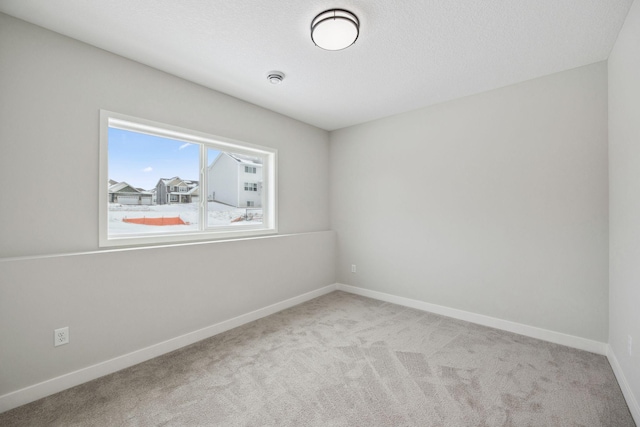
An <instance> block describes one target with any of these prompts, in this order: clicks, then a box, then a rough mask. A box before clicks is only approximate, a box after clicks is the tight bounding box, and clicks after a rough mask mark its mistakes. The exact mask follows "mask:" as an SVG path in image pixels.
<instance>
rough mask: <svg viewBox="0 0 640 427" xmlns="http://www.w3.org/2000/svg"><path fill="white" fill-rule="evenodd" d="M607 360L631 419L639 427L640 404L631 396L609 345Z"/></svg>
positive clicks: (630, 391) (631, 392)
mask: <svg viewBox="0 0 640 427" xmlns="http://www.w3.org/2000/svg"><path fill="white" fill-rule="evenodd" d="M607 359H609V364H610V365H611V369H613V373H614V374H615V376H616V379H617V380H618V384H620V389H621V390H622V394H623V395H624V398H625V400H626V401H627V405H628V406H629V411H630V412H631V416H632V417H633V420H634V421H635V422H636V424H637V425H639V426H640V403H639V402H638V399H636V397H635V396H634V395H633V391H632V390H631V387H629V383H628V382H627V378H626V377H625V376H624V372H623V371H622V367H621V366H620V363H618V359H617V358H616V355H615V353H614V352H613V349H612V348H611V345H609V344H607Z"/></svg>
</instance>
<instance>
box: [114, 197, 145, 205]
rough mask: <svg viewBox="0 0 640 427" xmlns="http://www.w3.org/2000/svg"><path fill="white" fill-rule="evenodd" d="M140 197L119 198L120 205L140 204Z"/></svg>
mask: <svg viewBox="0 0 640 427" xmlns="http://www.w3.org/2000/svg"><path fill="white" fill-rule="evenodd" d="M139 199H140V196H118V203H120V204H121V205H137V204H139V203H140V200H139Z"/></svg>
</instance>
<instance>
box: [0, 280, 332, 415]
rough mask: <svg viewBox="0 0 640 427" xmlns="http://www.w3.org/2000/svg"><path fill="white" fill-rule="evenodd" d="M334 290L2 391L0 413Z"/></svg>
mask: <svg viewBox="0 0 640 427" xmlns="http://www.w3.org/2000/svg"><path fill="white" fill-rule="evenodd" d="M335 290H336V285H329V286H325V287H323V288H320V289H316V290H315V291H311V292H307V293H305V294H302V295H298V296H297V297H293V298H289V299H287V300H284V301H281V302H278V303H275V304H272V305H269V306H267V307H264V308H261V309H258V310H255V311H252V312H250V313H246V314H243V315H240V316H238V317H234V318H232V319H229V320H225V321H223V322H220V323H216V324H215V325H211V326H207V327H206V328H202V329H199V330H197V331H194V332H190V333H188V334H185V335H181V336H179V337H176V338H172V339H170V340H167V341H163V342H160V343H158V344H154V345H152V346H149V347H146V348H143V349H140V350H136V351H134V352H131V353H128V354H125V355H122V356H119V357H116V358H113V359H110V360H106V361H104V362H100V363H98V364H95V365H92V366H89V367H86V368H83V369H79V370H77V371H74V372H70V373H68V374H65V375H61V376H59V377H56V378H52V379H50V380H47V381H43V382H41V383H38V384H34V385H32V386H29V387H25V388H23V389H20V390H17V391H14V392H11V393H7V394H4V395H2V396H0V412H5V411H8V410H10V409H13V408H17V407H18V406H21V405H25V404H27V403H30V402H33V401H35V400H38V399H41V398H43V397H46V396H49V395H51V394H54V393H57V392H60V391H63V390H66V389H68V388H71V387H74V386H77V385H80V384H82V383H85V382H87V381H91V380H94V379H96V378H100V377H102V376H104V375H108V374H111V373H113V372H116V371H119V370H121V369H125V368H128V367H130V366H133V365H136V364H138V363H141V362H144V361H146V360H149V359H153V358H154V357H158V356H161V355H163V354H166V353H169V352H171V351H174V350H177V349H179V348H182V347H184V346H187V345H189V344H193V343H195V342H198V341H201V340H203V339H206V338H209V337H212V336H214V335H217V334H220V333H222V332H225V331H228V330H230V329H233V328H236V327H238V326H241V325H244V324H246V323H249V322H253V321H254V320H258V319H261V318H263V317H266V316H269V315H270V314H274V313H277V312H279V311H282V310H284V309H287V308H290V307H293V306H295V305H298V304H301V303H303V302H305V301H309V300H311V299H314V298H317V297H319V296H322V295H325V294H328V293H330V292H333V291H335Z"/></svg>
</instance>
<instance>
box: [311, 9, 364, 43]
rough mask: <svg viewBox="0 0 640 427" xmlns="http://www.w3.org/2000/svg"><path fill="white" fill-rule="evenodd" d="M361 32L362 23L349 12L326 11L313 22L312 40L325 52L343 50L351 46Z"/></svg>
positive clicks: (339, 10)
mask: <svg viewBox="0 0 640 427" xmlns="http://www.w3.org/2000/svg"><path fill="white" fill-rule="evenodd" d="M359 32H360V21H358V17H357V16H356V15H354V14H353V13H351V12H349V11H348V10H342V9H331V10H326V11H324V12H322V13H321V14H319V15H318V16H316V17H315V18H313V21H311V40H313V42H314V43H315V44H316V46H318V47H320V48H322V49H325V50H341V49H344V48H347V47H349V46H351V45H352V44H353V43H355V41H356V39H357V38H358V34H359Z"/></svg>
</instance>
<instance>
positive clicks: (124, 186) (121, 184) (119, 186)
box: [109, 181, 141, 193]
mask: <svg viewBox="0 0 640 427" xmlns="http://www.w3.org/2000/svg"><path fill="white" fill-rule="evenodd" d="M125 189H126V190H127V191H126V192H127V193H141V191H140V190H138V189H137V188H134V187H133V186H131V185H129V184H127V183H126V182H124V181H122V182H118V183H116V184H113V185H111V186H109V193H118V192H120V191H122V190H125Z"/></svg>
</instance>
